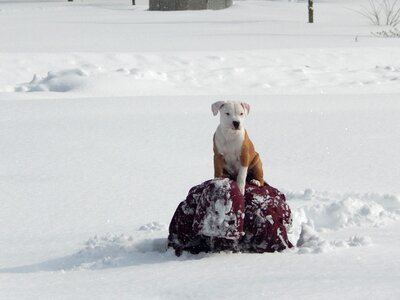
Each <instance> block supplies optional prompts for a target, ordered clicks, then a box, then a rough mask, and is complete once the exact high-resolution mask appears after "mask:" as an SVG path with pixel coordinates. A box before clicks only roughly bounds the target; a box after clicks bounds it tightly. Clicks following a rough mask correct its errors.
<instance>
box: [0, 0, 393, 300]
mask: <svg viewBox="0 0 400 300" xmlns="http://www.w3.org/2000/svg"><path fill="white" fill-rule="evenodd" d="M136 3H137V5H136V6H132V5H131V1H129V0H75V1H74V2H67V1H61V0H60V1H57V0H53V1H50V0H48V1H36V0H29V1H23V0H17V1H6V0H0V37H1V42H0V228H1V231H0V299H2V300H3V299H4V300H8V299H23V300H24V299H27V300H28V299H29V300H32V299H74V300H75V299H78V300H79V299H267V298H279V299H335V300H336V299H352V300H353V299H363V300H365V299H400V286H399V284H398V283H399V282H400V272H399V270H400V256H399V248H400V239H399V236H400V230H399V225H400V185H399V182H400V168H399V165H400V154H399V153H400V151H399V150H400V122H399V115H400V102H399V101H400V51H399V50H400V39H398V38H386V39H385V38H377V37H374V36H373V35H372V34H371V33H372V32H376V31H381V30H384V29H385V28H384V27H377V26H372V25H370V24H368V21H367V20H366V19H365V18H364V17H363V16H361V15H360V14H358V13H357V12H356V11H357V10H360V9H361V7H362V6H366V5H367V1H363V0H354V1H344V0H320V1H315V23H314V24H308V23H307V4H306V1H266V0H265V1H263V0H259V1H256V0H247V1H234V5H233V6H232V7H231V8H229V9H226V10H220V11H179V12H155V11H148V9H147V8H148V1H144V0H136ZM225 99H226V100H230V99H234V100H243V101H246V102H248V103H250V105H251V112H250V115H249V117H248V119H247V123H246V128H247V130H248V133H249V136H250V138H251V139H252V141H253V143H254V144H255V146H256V149H257V151H258V152H259V153H260V156H261V158H262V160H263V164H264V173H265V179H266V181H267V182H268V183H269V184H271V185H272V186H274V187H277V188H278V189H280V190H281V191H282V192H284V193H285V195H286V197H287V201H288V204H289V206H290V207H291V209H292V213H293V226H292V228H291V229H290V240H291V241H292V243H293V244H295V245H296V247H295V248H294V249H291V250H287V251H284V252H283V253H273V254H243V253H242V254H237V253H236V254H233V253H218V254H200V255H189V254H183V255H182V256H181V257H179V258H177V257H176V256H175V255H174V253H173V251H171V250H167V249H166V238H167V235H168V224H169V221H170V219H171V218H172V215H173V213H174V211H175V209H176V207H177V205H178V204H179V202H180V201H182V200H183V199H184V198H185V197H186V195H187V193H188V191H189V189H190V188H191V187H192V186H194V185H197V184H199V183H201V182H203V181H205V180H208V179H210V178H212V175H213V166H212V155H213V154H212V135H213V132H214V131H215V128H216V126H217V124H218V118H215V117H213V116H212V113H211V109H210V106H211V104H212V103H213V102H214V101H217V100H225Z"/></svg>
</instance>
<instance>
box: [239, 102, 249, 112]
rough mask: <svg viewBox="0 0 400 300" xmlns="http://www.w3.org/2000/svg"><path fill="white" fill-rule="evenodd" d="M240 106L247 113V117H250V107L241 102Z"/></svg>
mask: <svg viewBox="0 0 400 300" xmlns="http://www.w3.org/2000/svg"><path fill="white" fill-rule="evenodd" d="M240 104H241V105H242V106H243V109H244V111H245V112H246V115H248V114H249V113H250V105H249V104H248V103H245V102H240Z"/></svg>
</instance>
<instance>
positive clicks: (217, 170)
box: [214, 153, 224, 178]
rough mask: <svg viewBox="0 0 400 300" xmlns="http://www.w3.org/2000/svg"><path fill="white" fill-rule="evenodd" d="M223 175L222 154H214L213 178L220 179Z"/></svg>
mask: <svg viewBox="0 0 400 300" xmlns="http://www.w3.org/2000/svg"><path fill="white" fill-rule="evenodd" d="M223 174H224V157H223V156H222V154H219V153H216V154H214V178H221V177H223Z"/></svg>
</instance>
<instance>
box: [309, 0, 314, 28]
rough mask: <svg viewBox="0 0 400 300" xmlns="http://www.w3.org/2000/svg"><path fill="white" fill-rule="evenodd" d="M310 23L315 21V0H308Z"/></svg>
mask: <svg viewBox="0 0 400 300" xmlns="http://www.w3.org/2000/svg"><path fill="white" fill-rule="evenodd" d="M308 23H314V0H308Z"/></svg>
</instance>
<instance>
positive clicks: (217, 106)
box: [211, 101, 225, 116]
mask: <svg viewBox="0 0 400 300" xmlns="http://www.w3.org/2000/svg"><path fill="white" fill-rule="evenodd" d="M224 104H225V101H217V102H215V103H214V104H213V105H211V110H212V112H213V115H214V116H216V115H217V114H218V112H219V110H220V109H221V107H222V106H224Z"/></svg>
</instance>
